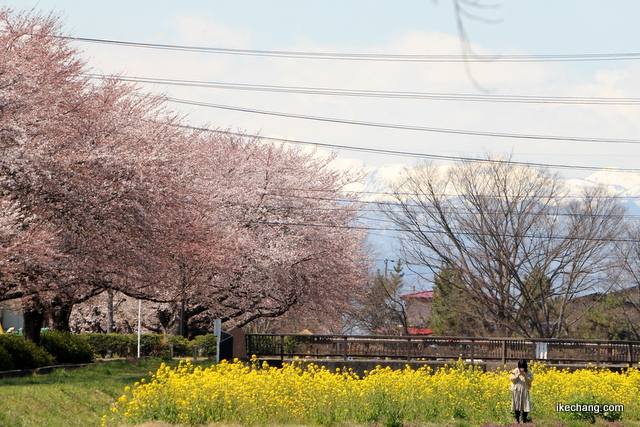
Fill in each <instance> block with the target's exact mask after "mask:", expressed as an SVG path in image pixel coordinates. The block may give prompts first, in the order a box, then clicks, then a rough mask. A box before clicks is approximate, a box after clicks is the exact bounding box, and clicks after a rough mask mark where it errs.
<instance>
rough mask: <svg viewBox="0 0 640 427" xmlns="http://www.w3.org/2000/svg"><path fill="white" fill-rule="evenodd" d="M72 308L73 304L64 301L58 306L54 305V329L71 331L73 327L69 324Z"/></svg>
mask: <svg viewBox="0 0 640 427" xmlns="http://www.w3.org/2000/svg"><path fill="white" fill-rule="evenodd" d="M71 310H73V305H72V304H64V303H62V304H60V305H58V306H55V307H53V316H52V321H53V325H52V329H54V330H56V331H65V332H71V327H70V326H69V319H70V318H71Z"/></svg>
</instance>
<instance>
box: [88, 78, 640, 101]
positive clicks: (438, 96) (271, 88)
mask: <svg viewBox="0 0 640 427" xmlns="http://www.w3.org/2000/svg"><path fill="white" fill-rule="evenodd" d="M85 76H86V77H89V78H109V77H111V76H108V75H104V74H85ZM117 78H118V79H119V80H122V81H127V82H135V83H145V84H157V85H168V86H187V87H201V88H210V89H230V90H242V91H251V92H269V93H287V94H304V95H322V96H348V97H364V98H384V99H418V100H437V101H461V102H499V103H522V104H569V105H571V104H578V105H640V98H604V97H563V96H525V95H485V94H464V93H461V94H455V93H429V92H402V91H378V90H354V89H340V88H316V87H302V86H276V85H258V84H244V83H225V82H212V81H201V80H185V79H165V78H156V77H129V76H117Z"/></svg>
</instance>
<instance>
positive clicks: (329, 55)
mask: <svg viewBox="0 0 640 427" xmlns="http://www.w3.org/2000/svg"><path fill="white" fill-rule="evenodd" d="M51 37H56V38H62V39H67V40H74V41H77V42H84V43H98V44H108V45H114V46H122V47H132V48H144V49H157V50H170V51H180V52H195V53H208V54H224V55H239V56H258V57H276V58H295V59H322V60H342V61H373V62H434V63H440V62H493V63H495V62H509V63H512V62H576V61H577V62H584V61H628V60H637V59H640V53H637V52H626V53H581V54H559V55H477V54H473V55H469V54H467V55H460V54H453V55H448V54H444V55H440V54H432V55H403V54H386V53H340V52H309V51H286V50H258V49H231V48H219V47H204V46H186V45H174V44H159V43H141V42H131V41H123V40H110V39H98V38H89V37H65V36H51Z"/></svg>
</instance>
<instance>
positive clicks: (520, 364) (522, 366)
mask: <svg viewBox="0 0 640 427" xmlns="http://www.w3.org/2000/svg"><path fill="white" fill-rule="evenodd" d="M518 369H524V371H525V372H527V371H528V369H527V361H526V360H524V359H520V360H518Z"/></svg>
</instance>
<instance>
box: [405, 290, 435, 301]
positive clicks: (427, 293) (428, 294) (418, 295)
mask: <svg viewBox="0 0 640 427" xmlns="http://www.w3.org/2000/svg"><path fill="white" fill-rule="evenodd" d="M400 298H426V299H433V291H424V292H417V293H415V294H407V295H402V296H401V297H400Z"/></svg>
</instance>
